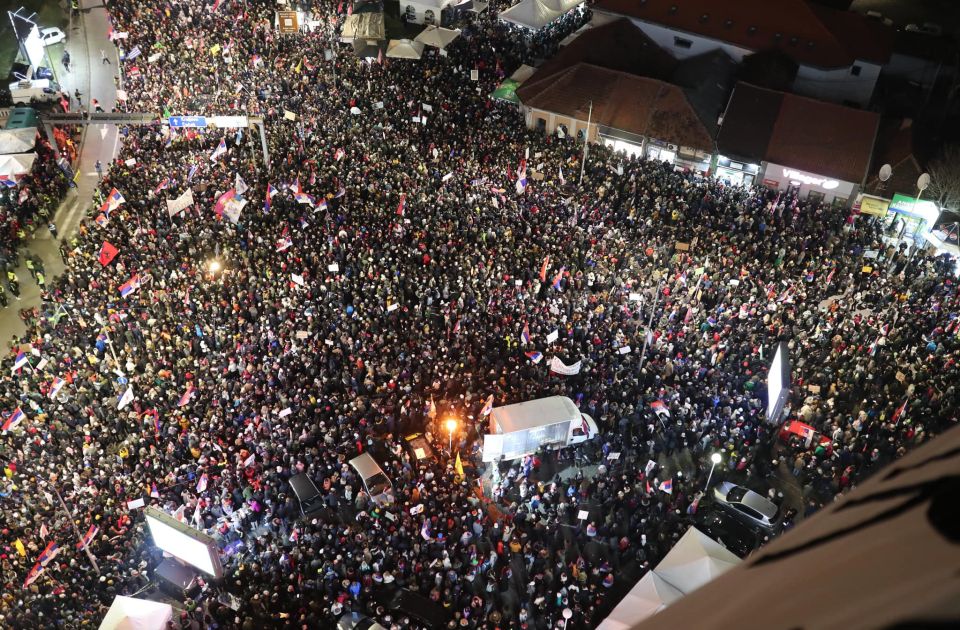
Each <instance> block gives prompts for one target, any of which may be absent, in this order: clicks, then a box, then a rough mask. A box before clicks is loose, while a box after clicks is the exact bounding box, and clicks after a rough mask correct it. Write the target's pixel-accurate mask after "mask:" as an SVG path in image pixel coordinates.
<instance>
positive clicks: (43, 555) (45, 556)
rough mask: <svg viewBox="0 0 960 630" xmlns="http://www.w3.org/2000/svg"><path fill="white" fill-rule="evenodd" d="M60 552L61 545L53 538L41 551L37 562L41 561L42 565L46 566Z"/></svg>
mask: <svg viewBox="0 0 960 630" xmlns="http://www.w3.org/2000/svg"><path fill="white" fill-rule="evenodd" d="M58 553H60V545H58V544H57V543H56V542H55V541H52V540H51V541H50V542H49V543H48V544H47V546H46V548H45V549H44V550H43V551H42V552H40V557H38V558H37V562H39V563H40V566H41V567H45V566H47V565H48V564H50V562H51V561H52V560H53V559H54V558H56V557H57V554H58Z"/></svg>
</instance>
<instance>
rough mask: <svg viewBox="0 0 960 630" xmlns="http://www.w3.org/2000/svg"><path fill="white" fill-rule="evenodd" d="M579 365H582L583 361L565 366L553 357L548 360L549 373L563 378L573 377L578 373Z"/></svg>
mask: <svg viewBox="0 0 960 630" xmlns="http://www.w3.org/2000/svg"><path fill="white" fill-rule="evenodd" d="M581 363H583V361H577V362H576V363H574V364H573V365H566V364H564V362H563V361H561V360H560V359H558V358H557V357H553V358H551V359H550V371H551V372H555V373H557V374H562V375H564V376H573V375H574V374H579V373H580V364H581Z"/></svg>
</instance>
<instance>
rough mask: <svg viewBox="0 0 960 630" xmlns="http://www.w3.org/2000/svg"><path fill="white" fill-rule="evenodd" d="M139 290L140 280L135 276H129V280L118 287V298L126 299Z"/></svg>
mask: <svg viewBox="0 0 960 630" xmlns="http://www.w3.org/2000/svg"><path fill="white" fill-rule="evenodd" d="M139 288H140V278H138V277H137V274H133V275H132V276H130V279H129V280H127V281H126V282H124V283H123V284H121V285H120V297H127V296H128V295H130V294H131V293H133V292H134V291H136V290H138V289H139Z"/></svg>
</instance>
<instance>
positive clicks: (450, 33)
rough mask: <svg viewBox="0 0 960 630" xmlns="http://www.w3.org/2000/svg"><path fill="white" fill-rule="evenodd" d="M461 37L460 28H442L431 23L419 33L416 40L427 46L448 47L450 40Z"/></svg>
mask: <svg viewBox="0 0 960 630" xmlns="http://www.w3.org/2000/svg"><path fill="white" fill-rule="evenodd" d="M458 37H460V30H459V29H452V30H451V29H449V28H441V27H439V26H434V25H432V24H431V25H430V26H428V27H427V28H425V29H423V32H421V33H420V34H419V35H417V37H416V39H414V41H417V42H420V43H421V44H424V45H425V46H433V47H435V48H446V47H447V45H448V44H450V42H452V41H453V40H455V39H456V38H458Z"/></svg>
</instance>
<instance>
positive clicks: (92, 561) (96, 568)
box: [51, 484, 100, 577]
mask: <svg viewBox="0 0 960 630" xmlns="http://www.w3.org/2000/svg"><path fill="white" fill-rule="evenodd" d="M51 486H52V487H53V491H54V492H56V493H57V498H58V499H59V500H60V506H61V507H62V508H63V511H64V512H66V514H67V519H68V520H69V521H70V525H71V527H73V533H74V534H76V535H77V542H79V543H80V544H81V545H83V536H81V535H80V530H78V529H77V523H76V522H75V521H74V520H73V514H71V513H70V510H68V509H67V504H66V503H64V501H63V497H62V496H60V490H58V489H57V487H56V486H55V485H53V484H51ZM83 550H84V551H86V552H87V558H89V559H90V564H92V565H93V570H94V571H96V572H97V576H98V577H99V575H100V567H99V566H98V565H97V559H96V558H94V556H93V554H92V553H91V552H90V545H83Z"/></svg>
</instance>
